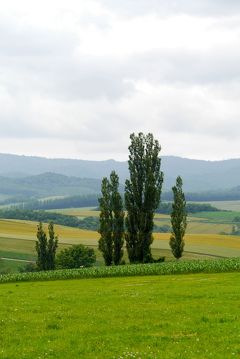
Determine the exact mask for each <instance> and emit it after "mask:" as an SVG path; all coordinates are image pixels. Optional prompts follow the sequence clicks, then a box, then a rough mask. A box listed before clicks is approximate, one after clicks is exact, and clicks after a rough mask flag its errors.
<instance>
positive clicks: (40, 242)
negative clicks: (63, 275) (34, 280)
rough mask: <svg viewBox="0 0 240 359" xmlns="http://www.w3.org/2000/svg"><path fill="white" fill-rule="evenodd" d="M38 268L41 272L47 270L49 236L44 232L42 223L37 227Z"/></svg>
mask: <svg viewBox="0 0 240 359" xmlns="http://www.w3.org/2000/svg"><path fill="white" fill-rule="evenodd" d="M36 251H37V267H38V269H39V270H47V269H48V265H47V261H48V253H47V235H46V233H45V232H44V230H43V226H42V222H40V223H39V225H38V227H37V242H36Z"/></svg>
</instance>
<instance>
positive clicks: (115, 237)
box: [98, 171, 124, 266]
mask: <svg viewBox="0 0 240 359" xmlns="http://www.w3.org/2000/svg"><path fill="white" fill-rule="evenodd" d="M118 188H119V178H118V175H117V174H116V172H115V171H112V172H111V175H110V181H109V180H108V179H107V178H106V177H104V178H103V180H102V190H101V191H102V197H101V198H99V207H100V218H99V222H100V226H99V233H100V235H101V237H100V239H99V242H98V248H99V250H100V251H101V252H102V254H103V258H104V261H105V264H106V265H107V266H109V265H111V264H113V263H114V264H115V265H118V264H120V263H121V260H122V256H123V244H124V238H123V236H124V211H123V203H122V198H121V195H120V193H119V191H118Z"/></svg>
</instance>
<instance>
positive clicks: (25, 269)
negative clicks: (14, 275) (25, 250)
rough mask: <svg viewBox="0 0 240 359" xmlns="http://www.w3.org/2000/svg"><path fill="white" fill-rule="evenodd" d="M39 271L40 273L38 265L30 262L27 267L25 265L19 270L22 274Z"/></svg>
mask: <svg viewBox="0 0 240 359" xmlns="http://www.w3.org/2000/svg"><path fill="white" fill-rule="evenodd" d="M37 271H38V267H37V265H36V263H33V262H29V263H27V264H26V265H24V266H23V267H20V268H19V272H20V273H27V272H37Z"/></svg>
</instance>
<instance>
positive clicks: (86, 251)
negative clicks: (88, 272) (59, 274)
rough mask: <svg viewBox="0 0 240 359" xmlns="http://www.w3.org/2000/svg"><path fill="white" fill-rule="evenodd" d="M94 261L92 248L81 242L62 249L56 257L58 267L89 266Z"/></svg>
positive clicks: (94, 256)
mask: <svg viewBox="0 0 240 359" xmlns="http://www.w3.org/2000/svg"><path fill="white" fill-rule="evenodd" d="M95 262H96V255H95V253H94V250H93V249H92V248H88V247H86V246H84V245H82V244H77V245H74V246H72V247H69V248H66V249H63V250H62V251H61V252H60V253H59V254H58V255H57V259H56V263H57V268H60V269H67V268H80V267H91V266H93V265H94V263H95Z"/></svg>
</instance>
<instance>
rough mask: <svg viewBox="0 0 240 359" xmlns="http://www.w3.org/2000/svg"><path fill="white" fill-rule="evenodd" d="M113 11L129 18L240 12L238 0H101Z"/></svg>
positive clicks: (213, 14)
mask: <svg viewBox="0 0 240 359" xmlns="http://www.w3.org/2000/svg"><path fill="white" fill-rule="evenodd" d="M101 2H102V3H103V4H104V5H105V6H108V7H110V8H111V9H112V10H113V11H115V12H117V13H119V12H120V13H121V14H123V15H128V16H136V15H143V14H146V13H155V14H156V13H157V14H159V15H162V16H166V15H171V14H190V15H192V14H194V15H200V16H215V15H224V16H225V15H229V14H235V13H236V12H238V11H239V10H240V3H239V1H238V0H229V1H225V0H197V1H191V0H177V1H176V0H169V1H165V0H148V1H146V0H123V1H121V2H116V1H114V0H101Z"/></svg>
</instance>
